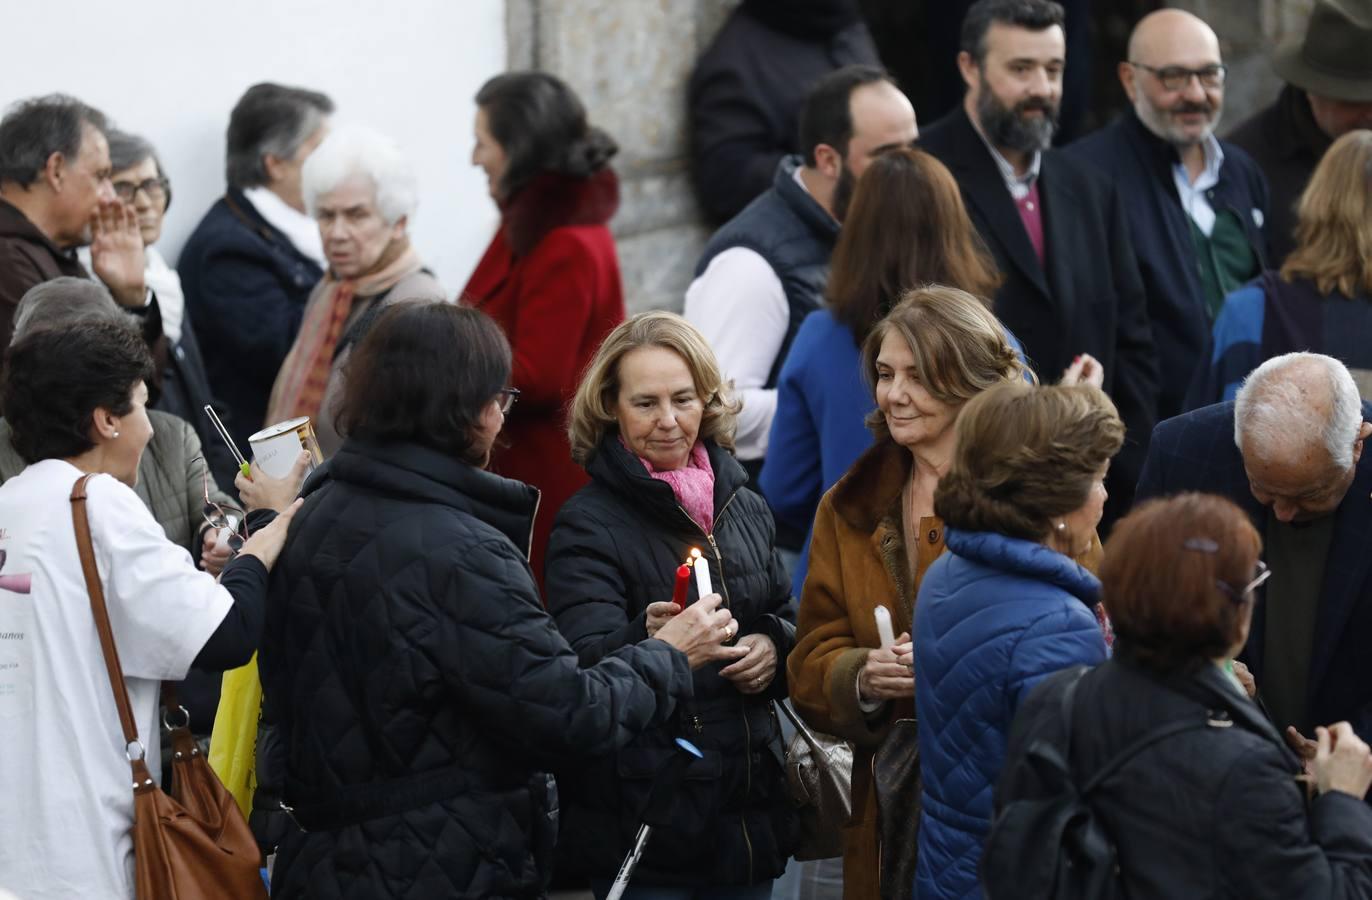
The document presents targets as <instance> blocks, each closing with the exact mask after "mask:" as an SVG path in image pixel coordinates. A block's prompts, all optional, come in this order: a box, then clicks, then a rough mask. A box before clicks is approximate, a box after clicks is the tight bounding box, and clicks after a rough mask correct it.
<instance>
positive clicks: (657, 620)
mask: <svg viewBox="0 0 1372 900" xmlns="http://www.w3.org/2000/svg"><path fill="white" fill-rule="evenodd" d="M680 612H681V607H679V606H677V605H676V603H675V602H673V603H649V604H648V608H647V609H646V610H645V611H644V619H643V627H644V628H645V629H647V631H648V637H656V636H657V633H658V631H659V630H660V629H661V628H662V626H663V625H666V624H667V623H668V622H670V621H672V618H673V617H674V616H676V615H678V614H679V613H680Z"/></svg>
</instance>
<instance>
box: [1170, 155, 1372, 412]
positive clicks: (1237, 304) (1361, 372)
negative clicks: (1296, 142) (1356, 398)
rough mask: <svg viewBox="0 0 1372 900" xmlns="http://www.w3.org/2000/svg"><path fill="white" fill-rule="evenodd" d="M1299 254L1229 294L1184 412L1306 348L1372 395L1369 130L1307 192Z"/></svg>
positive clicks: (1324, 163)
mask: <svg viewBox="0 0 1372 900" xmlns="http://www.w3.org/2000/svg"><path fill="white" fill-rule="evenodd" d="M1297 215H1298V221H1297V226H1296V249H1295V250H1293V251H1292V252H1291V255H1290V256H1288V257H1287V258H1286V262H1285V264H1284V265H1283V266H1282V267H1281V271H1280V272H1264V273H1263V274H1262V276H1261V277H1259V278H1258V279H1256V280H1255V281H1253V282H1252V283H1250V284H1247V285H1245V286H1244V287H1242V288H1240V289H1239V290H1237V291H1235V292H1234V293H1232V294H1230V295H1229V296H1228V297H1226V298H1225V301H1224V306H1223V308H1222V309H1221V310H1220V314H1219V316H1218V317H1216V319H1215V327H1214V333H1213V335H1212V340H1211V346H1210V347H1209V348H1208V355H1207V356H1206V357H1205V359H1204V363H1203V365H1202V366H1201V367H1200V368H1199V369H1198V370H1197V373H1196V378H1195V380H1194V381H1193V382H1192V384H1191V390H1190V391H1189V392H1188V393H1187V398H1186V408H1187V409H1196V408H1198V407H1201V406H1205V405H1206V404H1209V403H1216V402H1219V401H1221V400H1232V399H1234V395H1235V394H1236V393H1237V392H1238V389H1239V385H1240V384H1241V383H1242V382H1243V379H1244V376H1246V375H1247V374H1248V373H1249V372H1251V371H1253V370H1254V369H1256V368H1257V367H1258V366H1259V365H1261V364H1262V363H1263V362H1265V361H1266V360H1269V359H1271V358H1273V357H1274V356H1281V355H1282V354H1284V353H1292V352H1296V351H1301V350H1306V351H1309V352H1312V353H1324V354H1326V355H1329V356H1333V357H1336V358H1338V359H1339V360H1341V361H1342V362H1343V363H1344V365H1346V366H1348V368H1349V370H1350V371H1352V373H1353V378H1354V379H1355V380H1356V381H1357V382H1358V388H1359V390H1360V392H1361V393H1362V396H1363V398H1364V399H1372V346H1369V345H1368V342H1367V341H1366V340H1364V339H1363V338H1364V336H1365V335H1367V334H1370V333H1372V131H1369V130H1366V129H1360V130H1357V131H1350V132H1348V133H1347V134H1345V135H1344V136H1343V137H1341V138H1339V139H1338V140H1337V141H1335V142H1334V144H1333V146H1331V147H1330V148H1329V150H1328V152H1326V153H1325V154H1324V158H1323V159H1322V160H1320V164H1319V166H1318V167H1316V169H1315V174H1314V175H1312V176H1311V178H1310V184H1309V185H1307V186H1306V189H1305V193H1304V194H1302V195H1301V201H1300V206H1299V208H1298V210H1297Z"/></svg>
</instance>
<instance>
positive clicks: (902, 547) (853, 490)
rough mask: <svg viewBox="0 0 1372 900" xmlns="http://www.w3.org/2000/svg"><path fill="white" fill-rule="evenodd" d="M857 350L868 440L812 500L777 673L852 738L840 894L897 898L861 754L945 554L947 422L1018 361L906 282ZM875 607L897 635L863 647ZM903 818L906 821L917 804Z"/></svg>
mask: <svg viewBox="0 0 1372 900" xmlns="http://www.w3.org/2000/svg"><path fill="white" fill-rule="evenodd" d="M862 360H863V368H864V371H865V372H867V373H868V377H869V378H870V379H871V381H872V383H873V388H874V394H875V397H876V403H877V410H876V412H875V413H873V414H872V416H871V417H870V418H869V419H868V425H869V426H870V427H871V428H872V430H873V432H874V433H875V434H876V444H875V446H873V447H872V448H871V449H870V450H868V451H867V452H866V453H864V454H863V455H862V456H861V457H860V458H859V459H858V461H857V462H856V463H854V465H853V467H852V468H851V469H850V470H849V471H848V473H847V474H846V475H845V476H844V477H843V478H842V479H840V480H839V482H838V483H837V484H835V485H834V487H833V488H831V489H830V490H829V492H828V493H826V494H825V495H824V499H823V500H822V501H820V505H819V511H818V513H817V514H816V518H815V525H814V536H813V538H812V542H811V547H810V569H809V575H808V577H807V578H806V580H805V586H804V589H803V591H802V593H801V602H800V614H799V626H798V628H797V632H796V646H795V649H794V650H793V651H792V652H791V655H790V658H789V659H788V660H787V671H788V673H789V677H790V686H791V700H792V702H793V703H794V704H795V707H796V709H797V711H798V712H799V713H800V715H801V716H803V717H804V718H805V720H806V721H807V722H808V723H810V724H811V725H812V726H813V727H815V728H817V729H819V730H821V731H825V732H828V733H830V734H834V735H838V736H840V737H843V738H845V739H847V740H849V741H851V742H852V743H853V747H854V751H855V753H854V760H853V816H852V819H851V820H850V821H849V823H848V825H847V826H846V828H845V831H844V854H843V870H844V873H843V878H844V897H845V898H876V897H881V896H885V897H908V896H909V895H910V892H911V890H912V887H913V885H912V883H909V880H908V879H905V881H906V883H903V884H895V883H888V885H887V890H886V891H882V890H881V881H882V871H883V869H885V870H886V871H887V873H888V874H887V879H888V881H890V879H891V878H892V876H893V875H894V873H895V871H896V869H897V868H898V869H899V870H900V871H902V872H904V871H907V870H908V871H909V872H911V873H912V872H913V869H914V867H913V865H912V864H910V862H909V861H911V860H913V858H914V853H915V847H914V845H913V844H912V845H911V846H910V847H908V848H899V849H896V850H893V851H892V852H889V853H883V852H881V847H880V837H879V829H878V816H877V806H876V791H875V788H874V786H873V781H872V758H873V754H874V753H875V752H876V750H877V748H878V747H880V746H881V743H882V741H884V740H885V739H886V737H887V735H888V734H889V733H890V731H891V727H892V725H893V724H894V723H895V722H896V721H898V720H900V719H907V718H913V716H914V675H913V668H912V667H913V664H914V656H913V648H912V645H911V642H910V627H911V622H912V620H913V612H914V599H915V596H916V595H917V593H918V591H919V583H920V579H921V578H922V577H923V575H924V573H925V572H926V571H928V568H929V566H930V564H931V563H933V561H934V560H935V559H937V558H938V557H939V555H940V554H942V553H943V522H942V521H941V520H940V519H939V518H938V517H937V516H936V515H934V503H933V496H934V489H935V488H936V487H937V486H938V479H939V477H940V476H941V475H942V474H943V473H944V472H945V471H946V469H947V466H948V463H949V462H950V461H951V458H952V451H953V441H954V432H953V423H954V422H955V421H956V419H957V414H958V411H959V410H960V409H961V408H962V406H963V404H965V403H966V402H967V401H968V400H970V399H971V398H972V397H975V396H976V395H977V394H979V393H981V392H982V391H984V390H986V389H987V388H990V387H993V386H994V385H997V384H1001V383H1004V382H1007V381H1016V380H1019V379H1022V378H1024V377H1025V367H1024V365H1023V363H1022V362H1021V360H1020V357H1019V355H1018V354H1017V353H1016V351H1015V348H1014V347H1013V346H1012V343H1011V338H1010V337H1009V335H1008V334H1007V332H1006V331H1005V329H1004V327H1003V326H1002V325H1001V324H1000V322H999V321H998V320H997V319H996V317H995V316H994V315H992V314H991V313H990V312H989V311H988V310H987V308H986V306H985V305H984V304H983V303H982V302H980V301H979V300H978V299H977V298H975V297H973V296H972V295H971V294H968V293H966V292H964V291H960V290H957V289H955V288H948V287H940V286H933V287H928V288H922V289H918V290H914V291H910V292H908V293H907V294H906V295H905V296H904V297H903V298H902V300H901V302H900V304H899V305H898V306H896V308H895V309H893V310H892V312H891V314H890V315H889V316H887V317H886V318H885V319H883V320H882V321H881V322H880V323H879V324H878V325H877V326H876V328H874V329H873V331H872V333H871V334H870V335H869V336H868V339H867V341H866V342H865V344H864V346H863V353H862ZM1077 374H1078V372H1076V371H1071V372H1069V373H1068V374H1067V376H1066V377H1065V378H1064V380H1065V381H1066V380H1076V376H1077ZM1096 552H1098V551H1096ZM878 605H881V606H885V607H886V608H887V610H889V611H890V614H891V620H892V626H893V630H894V632H895V634H896V635H897V638H896V643H895V645H894V646H893V647H892V648H889V649H886V650H881V649H874V648H879V647H880V645H881V641H880V639H879V637H878V633H877V625H876V619H875V609H876V607H877V606H878ZM906 814H908V815H909V816H910V817H912V818H915V819H917V817H918V810H915V809H911V810H908V811H906ZM901 857H904V858H905V860H906V864H903V865H900V866H898V867H897V866H896V865H895V862H896V860H897V859H899V858H901Z"/></svg>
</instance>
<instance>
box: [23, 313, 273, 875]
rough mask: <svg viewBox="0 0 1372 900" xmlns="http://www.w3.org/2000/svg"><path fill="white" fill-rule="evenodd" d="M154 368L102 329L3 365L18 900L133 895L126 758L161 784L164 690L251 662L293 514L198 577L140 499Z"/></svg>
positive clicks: (56, 337) (28, 348) (31, 346)
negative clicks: (80, 499) (111, 656)
mask: <svg viewBox="0 0 1372 900" xmlns="http://www.w3.org/2000/svg"><path fill="white" fill-rule="evenodd" d="M152 368H153V363H152V358H151V357H150V356H149V354H148V351H147V348H146V346H145V345H144V342H143V339H142V337H141V336H140V335H139V334H138V333H137V332H135V331H134V330H132V329H131V328H129V327H127V326H126V325H123V324H121V323H117V322H111V321H82V322H76V323H74V324H71V325H69V326H67V327H65V328H60V329H53V328H49V329H38V330H36V331H33V332H31V333H30V334H28V335H27V336H25V337H22V338H21V339H20V340H19V341H17V342H16V343H15V344H14V345H13V346H12V347H11V348H10V350H9V356H8V361H7V363H6V378H5V383H4V409H5V418H6V421H7V422H8V424H9V426H10V428H11V429H12V441H13V445H14V449H15V450H16V451H17V452H18V453H19V455H20V456H21V457H23V459H24V460H25V461H26V462H27V463H28V467H27V468H25V469H24V470H23V471H22V472H20V473H19V474H18V475H16V476H14V477H12V478H10V479H9V480H8V481H6V482H5V483H4V485H3V486H0V635H3V639H0V720H3V721H4V722H5V742H6V749H5V764H4V765H3V766H0V793H3V795H4V796H5V797H6V798H7V799H6V801H5V802H4V803H3V804H0V834H5V835H11V836H17V835H22V836H23V838H22V840H17V839H16V840H4V841H0V872H3V873H4V874H3V876H0V880H3V882H4V886H5V888H7V889H10V890H13V891H15V892H17V893H18V894H20V895H22V896H25V897H35V898H39V897H56V896H59V895H60V896H64V897H65V896H79V897H125V898H132V897H133V893H134V878H133V867H134V859H133V838H132V834H131V831H132V827H133V817H134V811H133V808H134V798H133V791H132V788H131V784H130V781H129V759H130V758H137V755H138V754H143V755H144V758H145V760H146V761H147V763H148V766H149V768H150V769H151V770H152V772H153V775H154V777H157V776H158V774H159V772H158V770H159V769H160V768H161V767H160V764H159V756H160V754H159V750H158V747H159V742H160V741H159V728H158V720H157V715H156V713H157V708H158V689H159V686H160V684H159V683H160V682H161V681H164V680H165V681H179V680H180V679H182V678H184V677H185V676H186V672H187V670H188V669H189V668H190V667H191V665H195V666H196V667H198V668H202V669H210V670H214V671H223V670H224V669H229V668H234V667H236V666H240V665H242V664H244V663H245V662H247V661H248V659H249V658H250V657H251V656H252V653H253V651H254V650H256V648H257V641H258V637H259V635H260V633H261V627H262V616H263V610H264V601H265V596H266V589H267V571H268V569H269V568H270V567H271V566H272V564H273V563H274V562H275V560H276V556H277V553H278V552H279V551H280V548H281V543H282V541H283V540H284V538H285V534H286V527H287V525H288V523H289V521H290V518H291V513H292V512H293V510H288V511H287V512H286V513H285V514H283V515H282V516H278V517H277V518H276V521H275V522H273V523H272V524H270V525H267V526H266V527H264V528H262V529H261V530H259V531H257V532H255V533H254V534H253V535H252V536H251V537H249V538H248V540H247V541H246V542H245V543H244V544H243V546H242V551H241V552H240V553H239V554H238V556H237V558H236V559H234V560H233V561H231V562H229V564H228V565H227V566H226V567H225V568H224V572H223V576H222V578H221V580H220V581H219V582H218V583H217V582H216V581H215V579H214V577H212V576H210V575H208V574H206V573H205V572H201V571H199V570H197V569H196V568H195V565H194V564H193V563H192V562H191V558H190V555H189V554H188V553H187V552H186V549H185V548H184V547H178V546H177V545H175V544H173V543H172V542H171V541H169V540H168V539H167V537H166V535H165V534H164V533H163V531H162V527H161V526H160V525H158V524H157V522H156V520H154V519H153V517H152V514H151V513H150V512H149V511H148V508H147V507H146V506H145V505H144V504H143V502H142V501H141V500H140V499H139V498H138V495H137V494H135V493H134V491H133V486H134V485H135V483H136V482H137V479H138V471H139V463H140V460H141V458H142V455H143V451H144V449H145V448H146V446H147V444H148V440H149V438H150V437H151V436H152V425H151V423H150V422H149V420H148V415H147V409H146V403H147V397H148V388H147V384H146V380H147V379H148V378H149V377H150V376H151V375H152ZM91 476H94V477H91ZM78 482H84V487H83V490H84V493H85V496H86V516H87V519H88V520H89V525H90V533H91V543H92V546H93V548H94V553H95V560H96V566H97V569H98V570H99V577H100V583H101V588H102V589H103V592H104V597H105V603H106V606H107V607H108V609H109V618H110V622H111V624H112V629H113V635H114V643H115V647H116V650H117V652H118V661H119V664H120V667H121V669H122V670H123V674H124V676H125V682H126V684H127V686H128V692H129V699H130V701H131V703H132V709H133V713H134V718H135V724H136V727H137V731H138V736H139V742H140V743H141V745H142V746H141V747H140V746H136V745H131V746H129V747H127V748H126V746H125V742H124V738H123V732H122V729H121V726H120V722H119V713H118V710H117V708H116V706H115V702H114V695H113V693H112V692H111V690H110V680H109V679H110V676H109V672H108V670H107V669H106V657H105V654H104V653H103V652H102V648H101V644H100V639H99V637H98V633H97V630H96V624H95V619H94V616H93V614H92V612H91V599H90V596H89V594H88V592H87V585H86V581H85V578H84V575H83V567H82V563H81V560H80V558H79V556H78V553H77V539H76V531H75V524H74V519H73V512H72V509H73V508H72V503H71V498H72V496H73V495H74V488H75V487H76V485H77V484H78ZM206 514H207V515H208V514H209V512H208V510H207V511H206ZM126 753H128V754H129V756H126ZM73 847H79V848H80V851H79V852H75V851H73V849H72V848H73Z"/></svg>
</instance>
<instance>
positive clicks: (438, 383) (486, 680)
mask: <svg viewBox="0 0 1372 900" xmlns="http://www.w3.org/2000/svg"><path fill="white" fill-rule="evenodd" d="M454 348H460V352H458V351H456V350H454ZM509 374H510V349H509V345H508V344H507V343H506V341H505V338H504V336H503V335H502V334H501V333H500V329H499V327H498V326H497V325H496V324H495V323H494V322H492V321H491V320H490V319H489V318H487V317H486V316H485V315H484V314H483V313H480V312H477V311H475V310H471V309H462V308H458V307H455V306H451V305H448V304H439V303H434V304H428V303H425V304H402V305H398V306H396V307H393V308H392V309H390V310H387V311H386V312H385V313H383V314H382V315H381V317H380V318H379V319H378V320H377V323H376V324H375V326H373V328H372V330H371V332H370V333H369V334H368V336H367V337H366V338H365V339H364V340H363V341H362V342H361V343H360V344H359V345H358V347H357V349H356V351H355V353H354V355H353V357H352V360H351V362H350V364H349V369H348V381H347V387H346V389H345V398H344V403H343V407H342V410H341V415H340V417H339V423H340V425H341V426H342V427H343V430H344V432H345V434H346V435H347V440H346V442H345V443H344V444H343V446H342V448H341V449H340V450H339V452H338V453H337V454H336V455H335V456H334V457H333V458H332V459H331V460H330V461H329V462H328V463H327V464H326V465H325V466H324V467H323V468H321V469H320V470H319V471H318V472H316V473H315V474H314V475H313V476H311V479H310V480H309V482H308V483H307V485H306V489H305V494H306V499H305V504H304V506H303V507H302V508H301V509H300V511H299V513H298V515H297V518H296V520H295V522H294V525H293V527H292V528H291V530H290V536H289V539H288V542H287V544H286V547H285V549H284V550H283V551H282V554H281V558H280V560H279V562H278V563H277V567H276V570H275V572H274V573H273V574H274V576H275V577H273V579H272V581H271V593H270V596H269V601H268V612H267V623H266V629H265V635H264V640H263V646H262V650H261V655H260V660H259V662H260V668H261V675H262V684H263V689H264V693H265V697H266V708H265V710H264V716H265V717H266V718H268V719H270V720H272V721H274V722H275V724H276V727H277V728H278V730H279V731H278V734H279V739H280V746H281V747H282V748H283V750H284V757H285V759H284V771H285V785H284V799H285V804H286V805H287V806H288V807H289V808H290V809H291V811H292V815H293V818H294V819H295V821H296V822H297V823H298V824H299V825H300V826H301V828H303V829H304V831H301V830H298V829H294V830H292V831H291V833H289V834H288V835H287V836H286V837H285V839H284V840H283V841H282V842H281V845H280V849H279V851H278V853H277V858H276V866H275V870H274V872H273V879H272V881H273V883H272V895H273V896H274V897H303V896H308V897H311V898H321V897H324V898H327V897H344V896H346V897H367V898H394V897H413V898H424V900H429V898H434V897H445V898H448V897H464V898H465V897H471V898H476V897H482V898H485V897H537V896H540V895H541V894H542V891H543V887H544V884H545V881H546V877H547V876H548V874H549V873H550V869H551V865H550V864H551V854H552V843H553V840H554V837H555V833H556V829H557V825H556V821H557V813H556V808H557V803H556V797H555V794H554V788H553V783H552V780H551V778H550V777H549V776H547V775H545V774H542V773H543V772H545V771H547V769H548V768H549V767H550V765H551V764H552V763H553V762H555V761H558V760H563V759H566V758H567V757H568V756H569V755H575V754H591V755H594V754H600V753H606V752H611V751H613V750H614V749H615V748H616V747H619V746H623V745H624V744H626V743H627V742H628V741H629V740H630V739H632V738H633V736H634V735H635V734H637V733H639V732H641V731H643V730H645V729H649V728H653V727H655V726H657V725H660V724H661V723H663V722H664V721H667V720H669V718H670V717H671V715H672V714H673V712H674V710H675V708H676V706H677V705H678V702H679V701H683V700H685V699H688V698H689V697H690V695H691V679H690V671H689V669H690V668H691V667H695V666H698V665H702V664H704V663H705V662H708V661H710V660H713V659H718V658H721V657H722V656H725V655H728V654H727V652H726V648H723V647H721V646H720V642H721V641H724V640H726V639H727V637H731V636H732V635H734V634H735V633H736V632H737V629H738V626H737V624H736V623H734V622H733V621H732V619H731V618H730V616H729V614H728V613H727V612H726V611H724V610H720V609H714V608H713V607H714V606H715V604H714V603H706V604H704V605H702V607H701V609H700V610H699V611H698V612H696V611H690V612H688V613H687V614H685V615H683V616H682V617H679V618H678V619H677V620H676V621H673V622H672V623H671V624H670V625H668V626H666V627H664V628H663V629H662V630H660V631H658V632H657V640H652V641H646V642H644V643H641V644H637V645H635V646H631V647H625V648H623V649H622V650H620V651H618V652H616V653H613V654H610V655H607V656H606V657H605V659H603V660H602V661H600V662H599V663H598V664H597V665H595V666H594V667H593V668H589V669H582V668H580V666H579V665H578V661H577V657H576V654H575V653H574V652H573V651H572V650H571V648H570V647H568V646H567V642H566V641H565V640H564V639H563V638H562V636H561V635H559V634H558V632H557V629H556V627H555V626H554V624H553V622H552V619H551V618H550V617H549V616H548V614H547V613H546V612H545V611H544V609H543V607H542V605H541V604H540V603H539V599H538V590H537V588H536V587H535V586H534V580H533V575H532V573H531V572H530V571H529V566H528V563H527V553H528V541H529V533H530V527H531V525H532V522H533V516H534V510H535V508H536V506H537V501H538V492H537V491H535V490H534V489H533V488H531V487H529V486H528V485H525V484H522V483H520V482H517V481H510V480H507V479H504V478H500V477H498V476H496V475H492V474H490V473H488V472H485V471H483V469H482V467H483V466H484V464H485V460H486V459H487V458H488V456H489V454H490V448H491V444H492V442H493V441H494V440H495V437H496V434H497V433H498V432H499V430H500V426H501V424H502V423H503V421H504V413H505V411H506V410H507V409H508V408H509V404H510V402H511V401H512V399H513V397H514V394H515V393H516V392H515V391H513V390H512V389H510V388H507V387H505V385H506V383H507V379H508V378H509ZM278 766H279V763H278Z"/></svg>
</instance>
